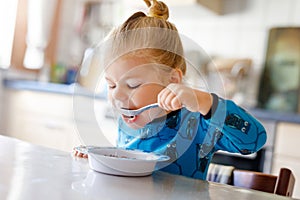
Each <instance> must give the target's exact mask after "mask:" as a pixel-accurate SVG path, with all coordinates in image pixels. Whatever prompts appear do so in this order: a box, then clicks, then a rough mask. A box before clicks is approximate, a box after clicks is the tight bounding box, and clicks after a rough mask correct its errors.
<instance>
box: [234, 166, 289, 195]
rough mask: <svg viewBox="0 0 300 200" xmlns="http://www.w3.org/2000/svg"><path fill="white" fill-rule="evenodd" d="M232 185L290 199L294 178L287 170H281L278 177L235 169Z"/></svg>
mask: <svg viewBox="0 0 300 200" xmlns="http://www.w3.org/2000/svg"><path fill="white" fill-rule="evenodd" d="M232 185H234V186H237V187H242V188H248V189H254V190H259V191H263V192H269V193H275V194H278V195H282V196H288V197H291V196H292V194H293V190H294V185H295V177H294V175H293V173H292V171H291V170H290V169H287V168H281V169H280V172H279V175H278V176H274V175H271V174H264V173H261V172H254V171H247V170H238V169H235V170H233V182H232Z"/></svg>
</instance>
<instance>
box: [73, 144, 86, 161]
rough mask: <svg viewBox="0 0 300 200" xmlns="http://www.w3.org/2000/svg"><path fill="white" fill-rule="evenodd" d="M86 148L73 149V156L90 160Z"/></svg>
mask: <svg viewBox="0 0 300 200" xmlns="http://www.w3.org/2000/svg"><path fill="white" fill-rule="evenodd" d="M86 152H87V151H86V147H85V146H79V147H74V148H73V155H74V156H76V157H80V158H88V154H87V153H86Z"/></svg>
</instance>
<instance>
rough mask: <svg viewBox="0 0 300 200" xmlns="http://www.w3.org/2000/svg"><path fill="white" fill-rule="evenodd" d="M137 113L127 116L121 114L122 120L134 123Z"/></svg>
mask: <svg viewBox="0 0 300 200" xmlns="http://www.w3.org/2000/svg"><path fill="white" fill-rule="evenodd" d="M137 117H138V116H137V115H132V116H127V115H122V118H123V120H124V121H125V122H126V123H134V122H135V121H136V120H137Z"/></svg>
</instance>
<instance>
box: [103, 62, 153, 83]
mask: <svg viewBox="0 0 300 200" xmlns="http://www.w3.org/2000/svg"><path fill="white" fill-rule="evenodd" d="M146 71H147V73H150V72H153V73H155V72H156V70H155V68H154V63H149V61H147V60H146V59H145V58H139V57H128V56H125V57H121V58H119V59H117V60H115V61H114V62H112V63H111V64H110V65H109V66H107V68H106V69H105V75H106V76H107V77H115V78H117V79H119V78H120V77H124V76H130V75H141V76H144V75H145V73H146Z"/></svg>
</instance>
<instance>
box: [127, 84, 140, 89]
mask: <svg viewBox="0 0 300 200" xmlns="http://www.w3.org/2000/svg"><path fill="white" fill-rule="evenodd" d="M140 86H141V84H138V85H128V88H130V89H136V88H138V87H140Z"/></svg>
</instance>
